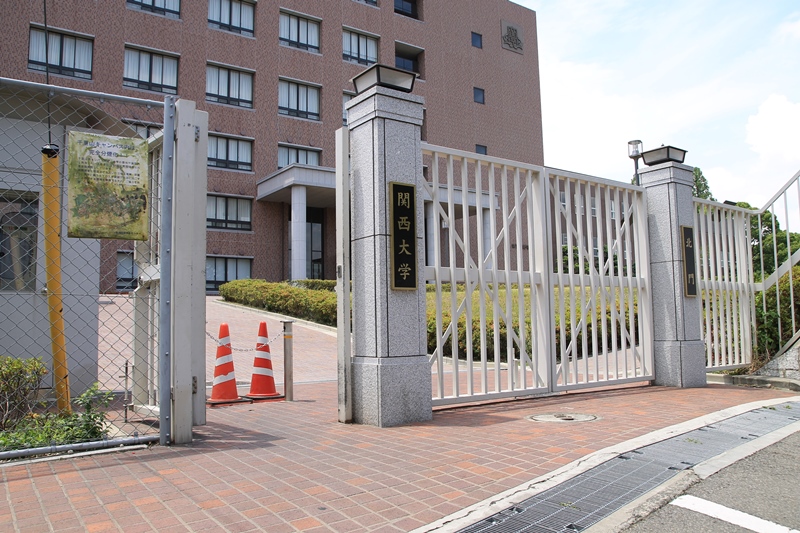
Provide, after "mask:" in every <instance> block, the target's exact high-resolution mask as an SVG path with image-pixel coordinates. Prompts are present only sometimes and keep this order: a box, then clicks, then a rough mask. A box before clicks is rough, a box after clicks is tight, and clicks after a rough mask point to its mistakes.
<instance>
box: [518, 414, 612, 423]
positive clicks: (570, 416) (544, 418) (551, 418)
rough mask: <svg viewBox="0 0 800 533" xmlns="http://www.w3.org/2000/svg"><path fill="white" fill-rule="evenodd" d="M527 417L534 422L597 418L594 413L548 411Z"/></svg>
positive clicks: (579, 420) (586, 420) (584, 420)
mask: <svg viewBox="0 0 800 533" xmlns="http://www.w3.org/2000/svg"><path fill="white" fill-rule="evenodd" d="M525 418H527V419H528V420H532V421H534V422H589V421H590V420H597V417H596V416H594V415H586V414H581V413H548V414H544V415H528V416H526V417H525Z"/></svg>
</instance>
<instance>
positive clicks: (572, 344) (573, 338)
mask: <svg viewBox="0 0 800 533" xmlns="http://www.w3.org/2000/svg"><path fill="white" fill-rule="evenodd" d="M567 183H568V184H569V187H570V193H571V194H567V211H570V210H571V209H572V206H573V204H574V205H575V212H574V213H570V216H569V223H570V226H571V228H570V231H569V233H568V235H574V236H575V239H576V240H577V243H576V244H575V245H574V246H573V245H572V243H570V247H569V277H568V278H567V280H568V281H569V326H570V327H569V331H570V339H569V343H568V344H567V351H568V352H569V354H568V355H569V366H568V367H567V372H568V374H569V379H567V380H566V381H565V383H564V384H565V385H567V384H570V385H572V384H575V383H577V382H578V359H577V351H578V350H577V349H576V345H577V344H578V332H577V331H576V329H577V324H576V322H575V318H576V317H575V315H576V314H577V313H576V311H577V310H576V306H577V303H576V298H577V294H575V286H576V285H577V283H576V279H575V269H576V268H577V269H578V270H580V269H581V268H582V267H583V265H581V263H580V259H581V255H580V249H581V244H582V243H581V236H580V235H579V234H577V231H576V230H577V229H578V228H579V227H580V216H581V215H580V195H581V191H580V185H579V184H578V183H577V182H576V181H575V180H573V179H568V180H567ZM574 248H578V264H577V265H576V264H575V257H574V255H575V254H574V253H573V249H574Z"/></svg>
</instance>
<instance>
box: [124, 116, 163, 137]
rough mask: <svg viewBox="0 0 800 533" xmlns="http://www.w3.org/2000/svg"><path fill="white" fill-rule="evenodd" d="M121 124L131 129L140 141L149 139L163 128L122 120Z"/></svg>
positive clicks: (158, 125) (153, 124)
mask: <svg viewBox="0 0 800 533" xmlns="http://www.w3.org/2000/svg"><path fill="white" fill-rule="evenodd" d="M122 122H124V123H125V124H127V125H128V127H129V128H131V129H133V130H134V131H135V132H136V134H137V135H138V136H139V137H141V138H142V139H149V138H150V137H152V136H153V135H155V134H156V133H158V132H160V131H161V130H162V129H164V126H162V125H161V124H156V123H146V122H133V121H130V120H125V119H123V120H122Z"/></svg>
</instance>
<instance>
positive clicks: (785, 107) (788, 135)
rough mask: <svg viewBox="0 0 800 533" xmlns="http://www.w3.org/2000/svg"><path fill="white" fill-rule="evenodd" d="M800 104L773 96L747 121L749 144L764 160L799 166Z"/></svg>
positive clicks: (781, 96) (779, 96) (747, 139)
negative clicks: (795, 163) (775, 159)
mask: <svg viewBox="0 0 800 533" xmlns="http://www.w3.org/2000/svg"><path fill="white" fill-rule="evenodd" d="M798 125H800V103H794V102H790V101H789V99H788V98H787V97H786V96H784V95H778V94H772V95H770V96H769V97H768V98H767V99H766V100H764V102H763V103H762V104H761V105H760V106H759V107H758V113H756V114H755V115H751V116H750V117H749V118H748V119H747V137H746V141H747V144H749V145H750V148H751V149H752V150H753V151H754V152H756V153H757V154H758V155H759V156H760V157H761V158H764V159H768V158H773V157H777V158H781V159H783V160H784V161H787V162H792V161H794V162H797V163H798V164H800V127H798Z"/></svg>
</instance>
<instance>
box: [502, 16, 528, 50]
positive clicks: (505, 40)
mask: <svg viewBox="0 0 800 533" xmlns="http://www.w3.org/2000/svg"><path fill="white" fill-rule="evenodd" d="M502 24H503V33H502V36H501V39H502V46H503V48H505V49H506V50H511V51H512V52H516V53H518V54H521V53H522V48H523V41H522V31H521V30H520V29H519V28H518V27H517V26H514V25H513V24H510V23H508V22H506V21H503V22H502Z"/></svg>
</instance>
